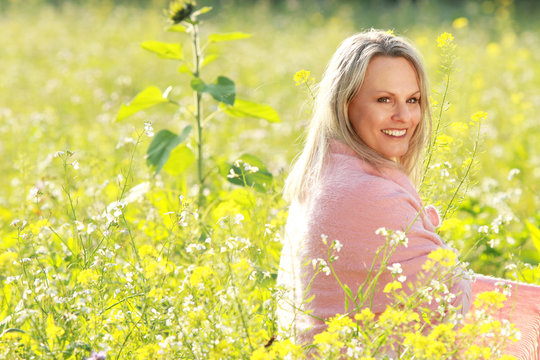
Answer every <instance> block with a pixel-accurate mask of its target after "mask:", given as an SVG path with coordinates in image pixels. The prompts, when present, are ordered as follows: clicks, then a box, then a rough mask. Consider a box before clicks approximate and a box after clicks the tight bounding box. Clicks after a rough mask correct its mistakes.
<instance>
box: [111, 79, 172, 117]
mask: <svg viewBox="0 0 540 360" xmlns="http://www.w3.org/2000/svg"><path fill="white" fill-rule="evenodd" d="M168 101H169V100H167V99H166V98H165V97H163V94H162V93H161V90H159V88H158V87H156V86H149V87H147V88H146V89H144V90H143V91H141V92H140V93H138V94H137V96H135V98H134V99H133V100H132V101H131V102H130V103H129V104H122V106H121V107H120V111H118V115H116V121H120V120H123V119H125V118H127V117H128V116H131V115H133V114H135V113H137V112H139V111H141V110H144V109H147V108H149V107H152V106H154V105H157V104H162V103H166V102H168Z"/></svg>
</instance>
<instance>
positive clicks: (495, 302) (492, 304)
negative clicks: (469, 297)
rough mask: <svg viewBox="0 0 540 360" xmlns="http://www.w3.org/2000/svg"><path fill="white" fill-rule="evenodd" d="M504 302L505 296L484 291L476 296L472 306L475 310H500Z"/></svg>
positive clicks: (495, 292)
mask: <svg viewBox="0 0 540 360" xmlns="http://www.w3.org/2000/svg"><path fill="white" fill-rule="evenodd" d="M505 301H506V295H504V294H503V293H500V292H498V291H484V292H482V293H480V294H478V295H477V296H476V299H475V300H474V306H476V307H477V308H486V309H500V308H502V307H503V304H504V302H505Z"/></svg>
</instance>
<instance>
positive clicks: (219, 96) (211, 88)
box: [191, 76, 236, 105]
mask: <svg viewBox="0 0 540 360" xmlns="http://www.w3.org/2000/svg"><path fill="white" fill-rule="evenodd" d="M191 88H192V89H193V90H195V91H198V92H201V93H209V94H210V95H212V97H213V98H214V99H216V100H217V101H219V102H222V103H224V104H227V105H233V104H234V101H235V97H236V86H235V85H234V82H233V81H232V80H231V79H229V78H226V77H225V76H218V78H217V80H216V82H215V83H213V84H205V83H204V81H202V79H200V78H198V77H196V78H193V80H191Z"/></svg>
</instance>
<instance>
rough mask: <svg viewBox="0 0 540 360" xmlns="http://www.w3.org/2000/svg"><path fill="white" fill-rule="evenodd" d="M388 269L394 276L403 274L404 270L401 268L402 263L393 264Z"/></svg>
mask: <svg viewBox="0 0 540 360" xmlns="http://www.w3.org/2000/svg"><path fill="white" fill-rule="evenodd" d="M387 269H388V270H390V272H391V273H392V275H397V274H401V273H402V272H403V269H402V268H401V264H400V263H395V264H392V265H391V266H388V267H387Z"/></svg>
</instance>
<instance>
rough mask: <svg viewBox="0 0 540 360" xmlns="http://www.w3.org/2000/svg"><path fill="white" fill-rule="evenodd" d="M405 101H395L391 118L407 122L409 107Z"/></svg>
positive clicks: (409, 114)
mask: <svg viewBox="0 0 540 360" xmlns="http://www.w3.org/2000/svg"><path fill="white" fill-rule="evenodd" d="M407 105H409V104H407V103H401V102H400V103H396V106H395V107H394V114H393V115H392V120H396V121H403V122H407V121H409V120H410V119H411V109H409V106H407Z"/></svg>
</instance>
